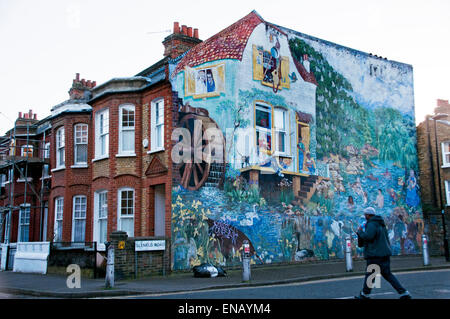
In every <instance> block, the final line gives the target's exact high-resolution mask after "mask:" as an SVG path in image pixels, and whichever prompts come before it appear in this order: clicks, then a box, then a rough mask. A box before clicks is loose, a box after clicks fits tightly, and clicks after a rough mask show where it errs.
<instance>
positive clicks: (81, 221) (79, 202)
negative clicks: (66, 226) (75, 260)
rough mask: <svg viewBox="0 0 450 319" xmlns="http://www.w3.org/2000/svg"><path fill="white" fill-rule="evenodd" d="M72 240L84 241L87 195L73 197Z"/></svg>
mask: <svg viewBox="0 0 450 319" xmlns="http://www.w3.org/2000/svg"><path fill="white" fill-rule="evenodd" d="M72 219H73V220H72V241H73V242H84V241H85V231H86V196H81V195H77V196H74V197H73V210H72Z"/></svg>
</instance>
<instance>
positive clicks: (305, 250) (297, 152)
mask: <svg viewBox="0 0 450 319" xmlns="http://www.w3.org/2000/svg"><path fill="white" fill-rule="evenodd" d="M231 48H232V49H231ZM212 52H215V53H214V54H213V53H212ZM173 63H175V64H174V65H173V68H172V69H173V73H172V75H171V80H172V83H173V86H174V87H175V88H176V91H177V92H176V93H177V94H178V98H179V99H180V100H181V101H182V106H181V108H183V107H184V106H183V105H185V106H186V105H189V108H188V110H189V112H182V113H180V114H181V115H180V117H179V119H178V122H176V123H175V126H176V127H184V128H188V129H190V130H192V129H193V127H194V118H195V119H197V120H199V119H203V120H205V122H206V126H214V127H215V128H217V129H219V130H220V131H221V132H222V136H223V141H224V145H223V149H221V151H223V162H222V163H218V162H217V163H214V162H213V163H204V162H202V163H199V164H198V165H197V164H190V165H189V164H182V165H175V166H174V168H175V171H178V172H179V174H178V175H177V176H178V177H176V178H175V179H174V188H173V191H172V211H173V213H172V238H173V242H172V253H173V256H172V258H173V264H174V269H187V268H190V267H193V266H195V265H199V264H201V263H203V262H211V263H215V264H220V265H222V266H224V265H225V266H226V265H233V264H237V263H240V262H241V248H242V243H243V240H248V241H249V242H250V249H251V255H252V263H264V264H268V263H276V262H294V261H303V260H317V259H332V258H343V257H344V244H345V238H346V236H351V237H352V238H353V239H355V240H356V234H355V230H356V229H357V228H358V227H359V226H360V225H361V224H362V223H363V222H364V218H363V217H362V215H363V213H362V212H363V209H364V208H366V207H368V206H372V207H374V208H375V209H376V211H377V214H379V215H381V216H382V217H383V218H384V219H385V221H386V225H387V227H388V233H389V238H390V241H391V244H392V249H393V253H394V254H411V253H417V252H419V251H420V245H421V241H420V236H421V235H422V233H423V230H424V226H423V219H422V218H421V214H422V210H421V203H420V196H419V194H420V190H419V186H418V185H419V183H418V176H417V171H418V161H417V154H416V147H415V145H416V135H415V134H416V133H415V122H414V103H413V82H412V68H411V66H409V65H406V64H401V63H397V62H392V61H388V60H380V59H377V58H375V57H372V56H369V55H367V54H364V53H362V52H359V51H355V50H352V49H348V48H346V47H342V46H339V45H335V44H332V43H329V42H325V41H322V40H319V39H316V38H313V37H310V36H307V35H304V34H301V33H298V32H296V31H292V30H288V29H284V28H283V27H278V26H274V25H272V24H270V23H268V22H266V21H264V20H263V19H262V18H261V17H260V16H259V15H258V14H257V13H255V12H252V13H250V14H249V15H248V16H246V17H244V18H243V19H241V20H239V21H238V22H236V23H235V24H233V25H231V26H230V27H228V28H226V29H225V30H223V31H222V32H220V33H218V34H217V35H215V36H213V37H212V38H210V39H208V40H206V41H204V42H203V43H201V44H199V45H197V46H196V47H194V48H192V49H191V50H190V51H189V52H187V53H186V54H185V55H184V56H183V57H182V58H181V59H179V60H177V61H175V62H173ZM373 65H376V66H377V67H378V68H380V69H382V70H383V72H380V74H377V75H375V74H373V73H370V69H371V67H372V66H373ZM200 71H204V72H200ZM204 74H206V75H208V74H209V75H210V78H213V79H214V85H210V86H205V85H201V83H200V82H199V80H198V79H199V78H198V76H200V75H202V76H203V75H204ZM202 79H203V78H202ZM206 80H207V79H206V78H205V79H204V81H203V82H202V83H206ZM199 83H200V84H199ZM375 86H376V90H375V89H373V88H374V87H375ZM186 109H187V108H186V107H185V108H184V110H186ZM177 111H178V110H177ZM189 114H191V116H190V117H189V119H186V120H183V118H185V116H186V115H189ZM193 115H195V116H193ZM189 121H191V122H192V123H191V122H189ZM206 126H204V127H205V128H206ZM202 132H203V134H204V135H205V129H203V131H202ZM179 141H180V139H176V140H174V142H175V143H176V142H179ZM209 143H210V141H209V140H208V139H207V136H206V135H205V139H204V140H203V141H202V146H203V148H204V146H206V145H208V144H209ZM192 147H194V145H193V146H192ZM207 169H208V170H209V171H208V172H206V170H207ZM175 175H176V174H175ZM353 250H354V253H355V254H361V253H362V251H361V250H360V249H359V248H357V247H355V246H354V247H353Z"/></svg>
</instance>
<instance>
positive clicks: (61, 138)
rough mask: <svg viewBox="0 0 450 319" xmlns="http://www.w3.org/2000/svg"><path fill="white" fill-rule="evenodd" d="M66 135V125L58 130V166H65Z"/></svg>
mask: <svg viewBox="0 0 450 319" xmlns="http://www.w3.org/2000/svg"><path fill="white" fill-rule="evenodd" d="M65 145H66V142H65V135H64V127H61V128H60V129H58V130H57V131H56V168H60V167H64V166H65V154H64V152H65Z"/></svg>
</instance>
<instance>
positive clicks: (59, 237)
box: [54, 197, 64, 242]
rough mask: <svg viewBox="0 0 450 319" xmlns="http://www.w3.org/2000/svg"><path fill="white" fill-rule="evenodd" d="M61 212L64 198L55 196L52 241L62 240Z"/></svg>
mask: <svg viewBox="0 0 450 319" xmlns="http://www.w3.org/2000/svg"><path fill="white" fill-rule="evenodd" d="M63 212H64V198H63V197H57V198H55V227H54V233H55V236H54V241H55V242H57V241H62V230H63Z"/></svg>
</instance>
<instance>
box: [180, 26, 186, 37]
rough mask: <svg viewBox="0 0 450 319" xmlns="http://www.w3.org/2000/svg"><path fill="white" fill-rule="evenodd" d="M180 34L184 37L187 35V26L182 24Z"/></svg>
mask: <svg viewBox="0 0 450 319" xmlns="http://www.w3.org/2000/svg"><path fill="white" fill-rule="evenodd" d="M181 33H183V34H184V35H187V26H186V25H184V24H183V25H182V26H181Z"/></svg>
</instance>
